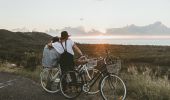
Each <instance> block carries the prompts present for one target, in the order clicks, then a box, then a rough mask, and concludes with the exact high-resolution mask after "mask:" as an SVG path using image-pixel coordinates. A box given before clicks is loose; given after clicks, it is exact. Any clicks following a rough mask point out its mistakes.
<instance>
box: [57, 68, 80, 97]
mask: <svg viewBox="0 0 170 100" xmlns="http://www.w3.org/2000/svg"><path fill="white" fill-rule="evenodd" d="M82 85H83V81H82V77H81V75H79V73H78V72H77V71H68V72H66V73H65V74H63V75H62V78H61V81H60V90H61V93H62V94H63V95H64V96H65V97H66V98H68V99H73V98H76V97H77V96H79V95H80V93H81V92H82Z"/></svg>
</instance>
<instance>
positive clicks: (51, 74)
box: [40, 58, 99, 94]
mask: <svg viewBox="0 0 170 100" xmlns="http://www.w3.org/2000/svg"><path fill="white" fill-rule="evenodd" d="M78 59H81V58H77V60H78ZM82 66H83V67H82ZM93 66H95V65H94V64H93ZM93 66H90V67H88V65H87V64H86V63H84V64H80V65H78V66H77V68H80V69H79V70H85V72H86V75H87V78H88V79H91V78H92V77H93V76H94V75H95V74H96V73H98V72H99V70H97V69H93V68H92V67H93ZM60 77H61V69H60V66H58V67H57V68H48V67H47V68H43V71H42V72H41V73H40V80H41V86H42V88H43V89H44V90H45V91H46V92H49V93H56V92H58V91H59V90H60V87H59V83H60ZM48 83H49V84H50V86H48ZM97 92H99V91H94V90H93V91H89V94H95V93H97Z"/></svg>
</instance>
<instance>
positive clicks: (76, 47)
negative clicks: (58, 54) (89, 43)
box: [73, 44, 83, 56]
mask: <svg viewBox="0 0 170 100" xmlns="http://www.w3.org/2000/svg"><path fill="white" fill-rule="evenodd" d="M73 48H74V49H75V50H76V52H78V54H79V55H81V56H82V55H83V53H82V52H81V50H80V49H79V47H78V46H77V45H76V44H74V45H73Z"/></svg>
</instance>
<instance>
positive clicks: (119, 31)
mask: <svg viewBox="0 0 170 100" xmlns="http://www.w3.org/2000/svg"><path fill="white" fill-rule="evenodd" d="M106 33H107V34H114V35H126V34H127V35H129V34H132V35H134V34H136V35H167V34H169V35H170V28H168V27H167V26H165V25H164V24H162V23H161V22H155V23H153V24H150V25H146V26H136V25H133V24H132V25H130V26H126V27H123V28H110V29H107V30H106Z"/></svg>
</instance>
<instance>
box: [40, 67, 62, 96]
mask: <svg viewBox="0 0 170 100" xmlns="http://www.w3.org/2000/svg"><path fill="white" fill-rule="evenodd" d="M60 75H61V71H60V68H59V67H57V68H44V69H43V71H42V72H41V73H40V80H41V86H42V88H43V89H44V90H45V91H46V92H49V93H56V92H58V91H59V90H60V86H59V83H60Z"/></svg>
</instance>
